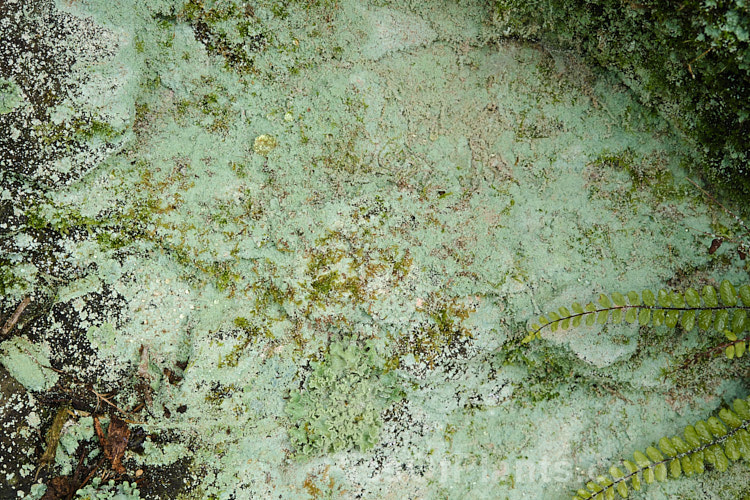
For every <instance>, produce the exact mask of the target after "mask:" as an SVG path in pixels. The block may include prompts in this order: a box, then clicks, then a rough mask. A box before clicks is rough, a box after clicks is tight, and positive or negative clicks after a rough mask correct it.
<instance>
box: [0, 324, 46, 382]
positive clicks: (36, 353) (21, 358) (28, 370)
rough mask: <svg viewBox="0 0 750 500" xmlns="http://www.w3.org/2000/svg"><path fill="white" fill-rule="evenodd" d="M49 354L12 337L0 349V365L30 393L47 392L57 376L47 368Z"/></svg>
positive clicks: (24, 340) (38, 346)
mask: <svg viewBox="0 0 750 500" xmlns="http://www.w3.org/2000/svg"><path fill="white" fill-rule="evenodd" d="M48 356H49V353H48V352H47V350H46V349H45V348H44V347H42V346H40V345H38V344H34V343H31V342H29V341H28V340H26V339H25V338H24V337H14V338H12V339H10V340H7V341H5V342H3V344H2V347H0V364H1V365H4V366H5V368H6V369H7V370H8V372H9V373H10V374H11V376H12V377H13V378H15V379H16V380H17V381H19V382H20V383H21V385H23V386H24V387H26V388H27V389H29V390H32V391H43V390H47V389H49V388H50V387H52V386H53V385H55V383H56V382H57V380H58V378H59V376H58V375H57V373H55V372H54V371H52V370H51V369H50V368H49V360H48Z"/></svg>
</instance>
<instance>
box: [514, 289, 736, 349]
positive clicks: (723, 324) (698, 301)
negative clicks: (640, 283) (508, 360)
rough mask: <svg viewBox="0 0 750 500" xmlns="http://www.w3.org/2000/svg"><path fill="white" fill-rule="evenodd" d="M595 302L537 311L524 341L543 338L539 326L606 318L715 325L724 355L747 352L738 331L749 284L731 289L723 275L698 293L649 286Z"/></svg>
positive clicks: (685, 326)
mask: <svg viewBox="0 0 750 500" xmlns="http://www.w3.org/2000/svg"><path fill="white" fill-rule="evenodd" d="M597 302H598V305H597V304H594V303H593V302H590V303H589V304H587V305H586V306H582V305H581V304H579V303H578V302H574V303H573V304H571V305H570V308H568V307H561V308H560V309H558V310H557V311H552V312H550V313H548V314H547V315H546V316H541V317H540V318H539V320H538V322H537V323H533V324H532V325H531V326H530V328H529V332H528V334H527V335H526V337H525V338H524V339H523V342H524V343H528V342H531V341H532V340H534V339H539V338H541V334H542V331H544V330H545V329H549V330H550V331H552V332H554V331H556V330H557V329H558V328H559V329H561V330H567V329H568V328H571V327H573V328H576V327H578V326H580V325H581V324H585V325H587V326H593V325H594V324H596V323H598V324H600V325H603V324H605V323H607V322H608V321H611V322H613V323H620V322H622V321H626V322H628V323H638V324H640V325H653V326H662V325H666V326H667V327H669V328H675V327H676V326H677V325H678V324H679V325H680V326H681V327H682V328H683V330H685V331H686V332H689V331H691V330H693V328H695V327H696V326H697V327H698V328H700V329H701V330H711V329H713V330H716V331H719V332H722V333H724V335H725V336H726V337H727V339H728V340H729V342H728V343H727V345H726V355H727V357H729V358H733V357H741V356H742V355H743V354H744V353H745V347H746V344H747V341H748V339H747V338H742V337H741V334H742V332H744V331H745V330H746V329H747V328H748V326H750V320H748V311H750V285H742V286H741V287H739V288H735V287H734V285H732V283H730V282H729V281H727V280H724V281H722V282H721V285H720V286H719V289H718V290H716V288H714V287H712V286H708V285H707V286H705V287H703V290H702V291H701V292H700V293H699V292H698V291H697V290H695V289H693V288H688V289H687V290H685V291H684V292H677V291H674V292H668V291H666V290H659V291H658V292H657V293H656V294H655V293H654V292H652V291H651V290H644V291H643V292H641V293H640V294H639V293H638V292H628V293H627V294H622V293H613V294H611V295H606V294H601V295H600V296H599V300H598V301H597Z"/></svg>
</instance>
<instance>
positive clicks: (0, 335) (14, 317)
mask: <svg viewBox="0 0 750 500" xmlns="http://www.w3.org/2000/svg"><path fill="white" fill-rule="evenodd" d="M29 304H31V297H29V296H26V297H24V299H23V300H22V301H21V303H20V304H18V307H16V311H15V312H14V313H13V315H12V316H11V317H10V318H9V319H8V321H6V322H5V324H4V325H3V328H2V330H0V339H2V338H3V337H5V336H6V335H8V334H9V333H10V331H11V330H12V329H13V327H14V326H16V323H18V320H19V318H20V317H21V314H23V310H24V309H26V306H28V305H29Z"/></svg>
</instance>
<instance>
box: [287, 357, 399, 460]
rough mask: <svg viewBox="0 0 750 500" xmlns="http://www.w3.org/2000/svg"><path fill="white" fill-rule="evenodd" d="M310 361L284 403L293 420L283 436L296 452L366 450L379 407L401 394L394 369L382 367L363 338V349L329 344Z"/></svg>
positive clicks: (373, 438) (374, 438) (374, 436)
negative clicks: (302, 382)
mask: <svg viewBox="0 0 750 500" xmlns="http://www.w3.org/2000/svg"><path fill="white" fill-rule="evenodd" d="M312 365H313V370H312V372H311V373H310V375H308V377H307V380H306V381H305V386H304V389H303V390H300V391H294V392H292V393H291V395H290V399H289V403H288V404H287V407H286V413H287V414H288V415H289V416H290V417H291V419H292V422H293V426H292V427H291V428H290V429H289V439H290V440H291V442H292V445H293V446H294V448H295V449H296V451H297V453H298V455H299V456H301V457H307V456H311V455H316V454H320V453H329V452H338V451H344V450H350V449H352V448H358V449H359V450H360V451H367V450H369V449H371V448H372V447H373V446H375V444H376V443H377V441H378V436H379V433H380V427H381V425H382V420H381V418H380V414H381V412H382V411H383V410H385V409H386V407H388V406H389V405H390V404H391V403H392V402H393V401H395V400H396V399H397V398H399V397H400V394H401V392H400V390H399V387H398V383H397V382H398V381H397V379H396V376H395V373H394V372H385V371H384V370H383V360H382V359H381V358H380V357H379V356H378V355H377V353H376V352H375V349H374V348H373V347H372V345H371V344H369V343H367V344H366V345H365V347H364V348H362V347H360V346H359V345H357V344H356V343H350V344H346V343H335V344H331V346H330V348H329V351H328V354H327V356H326V357H325V359H324V360H323V361H319V362H315V363H313V364H312ZM342 388H345V390H342Z"/></svg>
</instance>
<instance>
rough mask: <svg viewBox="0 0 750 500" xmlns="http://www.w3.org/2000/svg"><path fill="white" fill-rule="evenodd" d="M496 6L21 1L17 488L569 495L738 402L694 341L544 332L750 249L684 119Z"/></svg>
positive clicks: (11, 141) (677, 335) (2, 122)
mask: <svg viewBox="0 0 750 500" xmlns="http://www.w3.org/2000/svg"><path fill="white" fill-rule="evenodd" d="M493 9H494V8H493V6H492V5H489V4H488V3H487V2H482V1H466V2H455V1H453V0H445V1H431V2H416V1H414V2H412V1H401V2H388V1H375V0H372V1H355V0H340V1H332V0H314V1H313V0H305V1H294V2H275V1H261V2H240V1H232V0H159V1H149V2H135V1H126V0H107V1H100V0H78V1H66V0H61V1H59V2H52V1H51V0H34V1H30V2H27V1H13V0H8V1H6V2H3V3H2V4H0V39H2V40H3V41H4V42H3V47H2V48H0V315H1V316H0V328H3V330H2V334H1V335H2V336H1V337H0V364H2V367H0V382H2V384H0V388H2V394H3V400H2V401H0V422H1V423H3V433H2V434H0V436H1V437H0V498H23V497H26V498H29V499H37V498H42V497H43V495H47V498H57V497H55V496H54V495H58V497H60V498H63V497H64V496H61V495H62V492H63V490H64V488H68V489H70V491H69V492H68V490H65V491H66V492H68V494H71V495H73V497H74V498H75V494H74V492H75V489H76V488H81V496H80V497H81V498H111V497H113V496H117V495H121V496H126V497H128V498H133V497H137V496H140V497H141V498H152V499H207V498H215V499H232V498H234V499H246V498H456V499H459V498H477V499H479V498H493V499H494V498H509V499H520V498H567V497H569V496H570V494H571V492H572V491H574V490H575V489H576V488H577V487H578V486H579V484H581V482H582V481H584V480H585V479H587V478H588V477H591V475H592V474H594V475H595V474H596V471H597V470H598V469H597V468H598V467H600V466H602V465H603V464H611V463H614V462H615V461H616V460H617V458H619V457H620V456H622V455H623V454H625V453H628V452H629V450H632V449H645V448H646V446H648V445H649V444H651V442H652V441H653V440H654V439H658V438H659V437H661V436H664V435H667V434H669V433H672V432H676V429H678V428H680V426H681V425H684V424H685V423H686V422H690V421H696V420H698V419H700V418H706V415H707V414H708V413H710V412H711V411H712V410H714V409H715V408H717V406H718V404H719V402H720V401H721V400H731V399H732V398H734V397H736V396H743V397H744V396H745V395H746V390H745V387H744V384H743V382H742V380H743V379H742V376H743V374H744V373H745V371H746V368H745V367H746V366H747V365H745V364H742V362H738V363H734V364H726V363H724V364H722V363H719V362H716V360H712V359H707V360H703V361H702V362H700V363H696V364H693V365H690V366H689V367H687V368H680V366H681V364H682V362H683V361H684V360H685V358H686V357H687V356H689V355H691V354H692V353H694V352H696V350H699V349H700V347H701V346H703V345H705V339H703V338H700V337H699V336H697V335H696V334H690V335H686V334H683V333H682V332H681V331H679V329H678V330H677V331H660V330H658V329H646V328H644V329H642V330H641V331H639V330H638V329H637V328H636V327H633V326H630V325H605V326H599V327H592V328H581V329H576V330H569V331H565V332H560V331H558V332H550V333H548V334H545V338H544V340H545V342H540V343H535V344H532V345H529V346H522V345H521V343H520V339H521V338H522V337H524V336H525V334H526V322H527V320H529V319H531V318H532V317H535V316H536V317H538V315H539V314H541V313H542V312H544V311H547V310H553V309H554V308H555V307H559V306H561V305H565V304H570V303H571V302H573V301H575V300H579V301H583V302H585V301H588V300H591V299H592V298H595V297H597V296H598V295H599V293H600V292H602V291H607V292H610V291H617V290H621V291H627V290H630V289H637V290H641V289H644V288H648V287H651V288H660V287H666V288H669V287H681V286H688V285H691V286H699V285H701V284H705V283H717V282H718V280H720V279H722V278H726V279H731V280H732V281H734V282H736V283H744V282H745V281H746V278H747V269H746V267H743V266H745V263H744V262H743V261H741V260H740V259H739V257H738V255H737V253H736V252H732V247H731V245H730V244H727V245H725V246H724V247H722V248H721V249H719V251H718V252H715V253H709V252H708V246H709V244H710V242H711V237H710V236H706V235H705V234H704V232H706V233H708V232H720V231H723V232H724V233H725V234H727V235H729V234H730V233H731V232H732V231H735V233H734V234H738V233H736V231H737V227H736V222H735V221H734V220H733V219H732V218H731V217H730V216H728V215H727V214H726V213H725V212H724V211H723V210H722V209H721V208H720V207H719V206H717V204H716V203H714V202H713V201H711V200H710V199H709V198H706V197H705V196H704V195H703V193H702V192H700V191H699V190H698V189H697V188H695V187H694V186H693V185H692V184H690V183H689V182H688V181H687V174H686V173H685V171H684V170H683V166H684V165H686V164H688V163H689V162H690V161H692V160H693V155H692V154H691V150H690V148H689V147H688V146H686V144H685V143H683V142H682V141H681V139H680V136H679V134H678V133H676V132H675V131H674V130H673V129H672V128H671V125H670V124H668V123H666V122H665V121H663V120H662V119H661V118H660V117H658V116H657V115H655V114H654V113H653V112H652V111H650V110H648V109H646V108H644V107H642V106H641V104H639V100H638V98H637V97H636V96H634V95H633V94H631V91H630V90H629V89H628V88H627V87H626V86H625V85H623V84H622V83H621V82H620V81H619V80H618V77H617V75H613V74H611V73H608V72H606V71H604V70H600V69H597V68H594V67H589V66H587V65H585V64H584V63H582V62H581V60H579V59H577V58H576V56H575V55H573V54H572V53H568V52H565V51H560V50H550V49H549V48H547V47H545V46H543V45H535V44H531V43H519V42H515V41H512V40H505V39H503V38H502V33H501V32H500V31H499V30H498V28H497V25H496V24H494V23H493V22H492V17H493V13H494V10H493ZM6 41H7V43H6ZM721 201H722V203H723V204H724V205H725V206H726V207H728V208H730V209H732V210H736V211H738V213H739V212H740V211H741V209H742V206H741V205H740V204H738V203H735V201H736V200H721ZM740 215H742V214H740ZM6 327H7V328H6ZM95 416H96V417H97V419H100V420H101V426H100V428H97V426H99V425H100V424H99V423H97V422H98V420H94V417H95ZM55 422H57V424H56V425H55ZM6 424H7V425H6ZM123 442H125V444H126V445H127V446H125V447H119V448H118V446H119V445H120V444H122V443H123ZM50 447H51V448H50ZM120 467H122V468H124V472H122V471H120V472H118V469H119V468H120ZM95 468H96V470H95ZM92 471H94V472H92ZM90 474H92V475H90ZM747 474H748V473H747V471H746V468H743V466H742V465H741V464H734V465H733V466H732V467H730V469H729V471H727V472H725V473H723V474H720V475H719V474H714V475H711V474H710V473H709V474H706V475H705V476H703V477H702V478H701V480H700V481H691V480H690V479H685V480H680V481H673V482H671V483H665V484H662V485H653V486H651V488H650V489H649V493H648V494H649V495H656V496H654V497H653V498H657V497H659V496H660V495H661V496H671V495H682V496H683V497H686V498H698V497H700V498H707V497H706V496H705V495H708V494H709V493H707V492H714V493H713V494H714V497H715V498H739V496H738V495H740V494H741V493H742V492H743V491H745V490H743V486H742V485H744V484H747ZM89 475H90V476H89ZM87 477H90V478H91V479H89V480H88V482H87V483H86V484H83V483H82V481H83V480H84V479H85V478H87ZM93 479H96V481H93ZM110 479H111V480H112V481H114V482H112V483H110ZM134 485H136V486H134ZM716 492H719V493H716ZM745 492H746V491H745ZM727 495H728V496H727ZM732 495H735V496H732ZM117 498H119V497H117Z"/></svg>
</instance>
